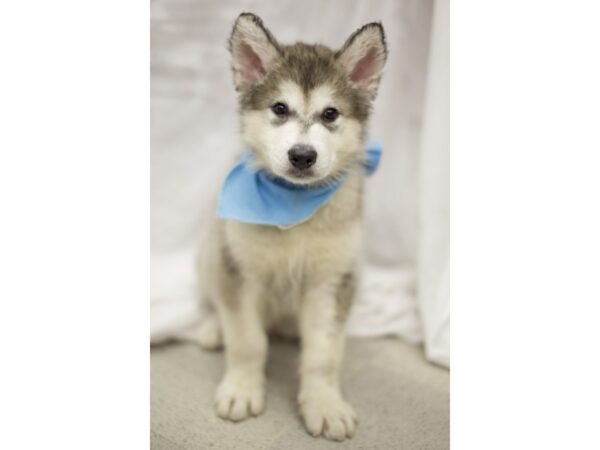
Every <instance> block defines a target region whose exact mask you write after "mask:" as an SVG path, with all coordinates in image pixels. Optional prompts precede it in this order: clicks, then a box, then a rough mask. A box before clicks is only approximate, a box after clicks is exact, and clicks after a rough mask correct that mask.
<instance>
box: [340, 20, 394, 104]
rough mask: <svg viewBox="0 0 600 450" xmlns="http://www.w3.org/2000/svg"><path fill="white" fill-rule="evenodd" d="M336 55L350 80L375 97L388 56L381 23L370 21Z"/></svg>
mask: <svg viewBox="0 0 600 450" xmlns="http://www.w3.org/2000/svg"><path fill="white" fill-rule="evenodd" d="M336 57H337V59H338V61H339V62H340V64H342V66H343V67H344V69H345V70H346V73H347V74H348V78H349V79H350V81H351V82H352V83H353V84H355V85H356V86H357V87H359V88H361V89H364V90H366V91H367V92H368V94H369V95H370V96H371V98H374V97H375V95H376V94H377V88H378V86H379V80H380V79H381V75H382V72H383V66H384V65H385V60H386V58H387V48H386V45H385V34H384V32H383V27H382V26H381V24H380V23H375V22H374V23H370V24H367V25H365V26H363V27H362V28H360V29H359V30H357V31H355V32H354V33H353V34H352V36H350V37H349V38H348V40H347V41H346V43H345V44H344V46H343V47H342V48H341V49H340V50H338V52H337V53H336Z"/></svg>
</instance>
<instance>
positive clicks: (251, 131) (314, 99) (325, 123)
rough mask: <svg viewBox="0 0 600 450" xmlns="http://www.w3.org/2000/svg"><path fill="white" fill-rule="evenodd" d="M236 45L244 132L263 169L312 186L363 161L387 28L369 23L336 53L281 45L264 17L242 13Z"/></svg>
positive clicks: (236, 29)
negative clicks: (264, 23) (370, 112)
mask: <svg viewBox="0 0 600 450" xmlns="http://www.w3.org/2000/svg"><path fill="white" fill-rule="evenodd" d="M230 49H231V53H232V66H233V73H234V81H235V85H236V89H237V90H238V91H239V93H240V106H241V125H242V137H243V139H244V142H245V144H246V145H248V146H249V148H251V149H252V150H253V151H254V155H255V157H254V164H255V165H256V166H257V168H260V169H264V170H266V171H268V172H270V173H272V174H273V175H275V176H278V177H281V178H284V179H286V180H287V181H289V182H291V183H294V184H300V185H307V184H318V183H325V182H327V181H328V180H332V179H335V178H336V177H337V176H339V175H340V174H341V173H342V172H343V171H344V170H346V169H348V168H350V167H351V166H352V165H357V164H359V163H360V162H361V161H362V159H363V158H364V143H365V135H366V127H367V120H368V117H369V110H370V107H371V102H372V100H373V98H374V97H375V95H376V92H377V87H378V84H379V80H380V78H381V71H382V69H383V64H384V62H385V57H386V49H385V42H384V35H383V29H382V27H381V25H379V24H369V25H366V26H365V27H363V28H361V29H360V30H358V31H357V32H356V33H354V34H353V35H352V36H351V37H350V38H349V39H348V41H347V42H346V44H345V45H344V46H343V47H342V48H341V49H340V50H338V51H332V50H330V49H328V48H326V47H323V46H319V45H312V46H311V45H305V44H295V45H292V46H282V45H280V44H278V43H277V42H276V41H275V39H274V38H273V36H272V35H271V33H270V32H269V31H268V30H267V29H266V28H265V27H264V26H263V25H262V22H261V20H260V19H259V18H258V17H256V16H254V15H252V14H242V15H241V16H240V17H239V18H238V19H237V21H236V24H235V26H234V29H233V33H232V36H231V39H230Z"/></svg>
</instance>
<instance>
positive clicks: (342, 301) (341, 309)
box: [335, 271, 357, 323]
mask: <svg viewBox="0 0 600 450" xmlns="http://www.w3.org/2000/svg"><path fill="white" fill-rule="evenodd" d="M356 288H357V276H356V273H355V272H353V271H352V272H346V273H345V274H343V275H342V277H341V279H340V283H339V285H338V287H337V291H336V294H335V298H336V305H337V309H336V318H337V320H338V321H339V322H342V323H343V322H345V321H346V318H347V317H348V313H349V312H350V308H351V307H352V304H353V303H354V298H355V296H356Z"/></svg>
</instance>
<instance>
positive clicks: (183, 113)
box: [151, 0, 449, 365]
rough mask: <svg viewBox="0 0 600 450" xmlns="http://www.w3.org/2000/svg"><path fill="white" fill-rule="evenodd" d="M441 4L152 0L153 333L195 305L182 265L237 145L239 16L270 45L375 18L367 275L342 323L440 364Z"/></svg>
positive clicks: (189, 316) (343, 30) (329, 33)
mask: <svg viewBox="0 0 600 450" xmlns="http://www.w3.org/2000/svg"><path fill="white" fill-rule="evenodd" d="M444 5H447V2H445V1H442V2H441V3H440V4H439V5H437V6H436V8H435V9H436V14H432V12H433V9H434V8H433V6H432V3H431V1H429V0H399V1H395V0H381V1H377V0H375V1H369V2H365V1H359V0H351V1H348V0H336V1H328V2H322V1H318V0H310V1H303V2H297V1H290V0H285V1H277V2H275V1H273V2H265V1H260V2H259V1H220V2H216V1H214V2H208V1H200V0H154V1H153V2H152V11H151V14H152V97H151V106H152V119H151V120H152V123H151V127H152V159H151V164H152V167H151V170H152V177H151V183H152V186H151V188H152V219H151V220H152V242H151V251H152V287H151V290H152V299H151V301H152V303H151V315H152V316H151V326H152V330H151V331H152V339H153V341H155V342H156V341H160V340H163V339H165V338H169V337H174V336H178V335H181V334H182V332H185V330H186V329H187V328H189V327H190V326H192V325H193V324H194V323H196V322H197V321H198V319H199V317H200V316H201V314H202V311H201V308H199V306H198V300H197V292H198V286H197V280H196V275H195V272H194V259H195V255H196V252H197V251H201V248H200V247H199V236H200V234H201V229H202V226H203V224H204V223H206V218H207V215H208V214H212V213H213V210H212V205H213V203H212V202H213V199H214V196H215V194H216V192H217V190H218V188H219V184H220V182H221V180H222V178H223V176H224V174H225V173H226V172H227V170H228V168H229V167H230V165H231V163H232V162H233V158H234V155H235V154H236V153H237V152H238V151H239V150H240V145H241V143H240V141H239V138H238V135H237V129H238V123H237V116H236V109H237V105H236V97H235V92H234V90H233V86H232V80H231V72H230V69H229V54H228V52H227V49H226V41H227V38H228V36H229V33H230V31H231V26H232V24H233V21H234V20H235V18H236V17H237V15H238V14H239V13H240V12H242V11H250V12H253V13H255V14H258V15H259V16H261V17H262V18H263V20H264V22H265V23H266V25H267V26H268V27H269V28H270V29H271V31H272V32H273V33H274V35H275V36H276V37H277V39H278V40H280V41H281V42H284V43H290V42H295V41H296V40H303V41H307V42H321V43H323V44H326V45H329V46H332V47H337V46H341V45H342V44H343V42H344V40H345V39H346V38H347V36H349V35H350V33H351V32H352V31H354V30H355V29H356V28H358V27H359V26H361V25H363V24H364V23H367V22H370V21H378V20H381V21H382V23H383V25H384V27H385V30H386V34H387V39H388V47H389V51H390V56H389V59H388V62H387V65H386V70H385V75H384V78H383V81H382V84H381V88H380V92H379V96H378V99H377V101H376V104H375V111H374V115H373V119H372V125H371V136H372V137H374V138H376V139H378V140H379V141H380V142H381V143H382V144H383V148H384V155H383V159H382V164H381V166H380V169H379V171H378V172H377V173H376V174H375V175H374V176H373V177H371V178H370V179H369V181H368V186H367V200H366V221H365V227H366V238H367V245H366V249H367V254H366V255H365V258H366V265H365V276H364V283H363V289H362V292H361V294H360V296H359V299H358V302H357V304H356V307H355V308H354V310H353V313H352V316H351V318H350V323H349V333H350V334H353V335H361V336H369V335H386V334H392V335H398V336H401V337H403V338H405V339H408V340H410V341H412V342H421V341H425V343H426V350H427V354H428V357H429V358H430V359H432V360H433V361H436V362H438V363H441V364H446V365H447V364H448V363H449V351H448V344H449V342H448V327H449V321H448V309H449V308H448V292H447V282H446V284H445V286H446V289H445V288H444V280H445V279H447V270H448V266H447V258H448V242H447V233H448V222H447V207H448V201H447V195H448V188H447V181H448V159H447V152H448V150H447V121H448V118H447V95H448V94H447V34H448V30H447V8H446V7H444ZM432 16H435V17H436V19H435V20H434V23H435V24H436V25H435V27H434V28H435V29H434V32H433V36H434V38H433V39H430V35H431V31H432V30H431V21H432ZM440 17H441V20H440V19H439V18H440ZM430 43H432V44H433V46H434V50H433V51H432V52H431V56H432V60H431V61H429V59H430V58H429V56H430V52H429V46H430ZM428 66H430V67H431V68H432V69H433V71H432V72H431V73H429V74H428V72H427V67H428ZM426 86H428V88H426ZM425 99H427V100H425ZM425 105H426V108H427V115H426V118H425V127H424V128H423V126H422V124H423V119H424V116H423V111H424V108H425ZM422 129H424V130H425V133H426V134H425V136H423V135H422ZM444 132H445V134H444ZM432 136H433V137H432ZM421 147H423V151H421ZM445 277H446V278H445Z"/></svg>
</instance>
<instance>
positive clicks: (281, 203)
mask: <svg viewBox="0 0 600 450" xmlns="http://www.w3.org/2000/svg"><path fill="white" fill-rule="evenodd" d="M381 153H382V149H381V146H380V145H379V144H378V143H377V142H374V141H372V142H370V143H369V145H368V147H367V158H366V160H365V161H364V163H363V165H364V168H365V171H366V173H367V174H368V175H371V174H372V173H373V172H375V170H377V166H378V165H379V159H380V158H381ZM251 159H252V154H251V152H246V153H244V154H243V155H242V157H241V158H240V160H239V161H238V163H237V164H236V165H235V166H234V167H233V169H232V170H231V172H229V175H227V178H226V179H225V183H223V187H222V189H221V195H220V198H219V206H218V209H217V214H218V216H219V217H220V218H221V219H228V220H236V221H238V222H245V223H253V224H259V225H271V226H276V227H280V228H290V227H293V226H294V225H297V224H299V223H301V222H304V221H306V220H307V219H309V218H310V217H311V216H312V215H313V214H314V213H315V212H317V210H318V209H319V208H321V207H322V206H323V205H325V204H326V203H327V202H328V201H329V199H331V197H333V195H334V194H335V193H336V192H337V191H338V189H339V188H340V187H341V186H342V184H343V183H344V179H345V175H344V176H342V177H341V178H340V179H338V180H337V181H335V182H333V183H330V184H327V185H324V186H317V187H312V186H308V187H304V186H297V185H293V184H291V183H289V182H287V181H285V180H284V179H282V178H274V177H273V176H270V175H267V174H266V173H265V172H264V171H262V170H259V171H256V170H255V169H253V168H252V166H251V164H250V161H251Z"/></svg>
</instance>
